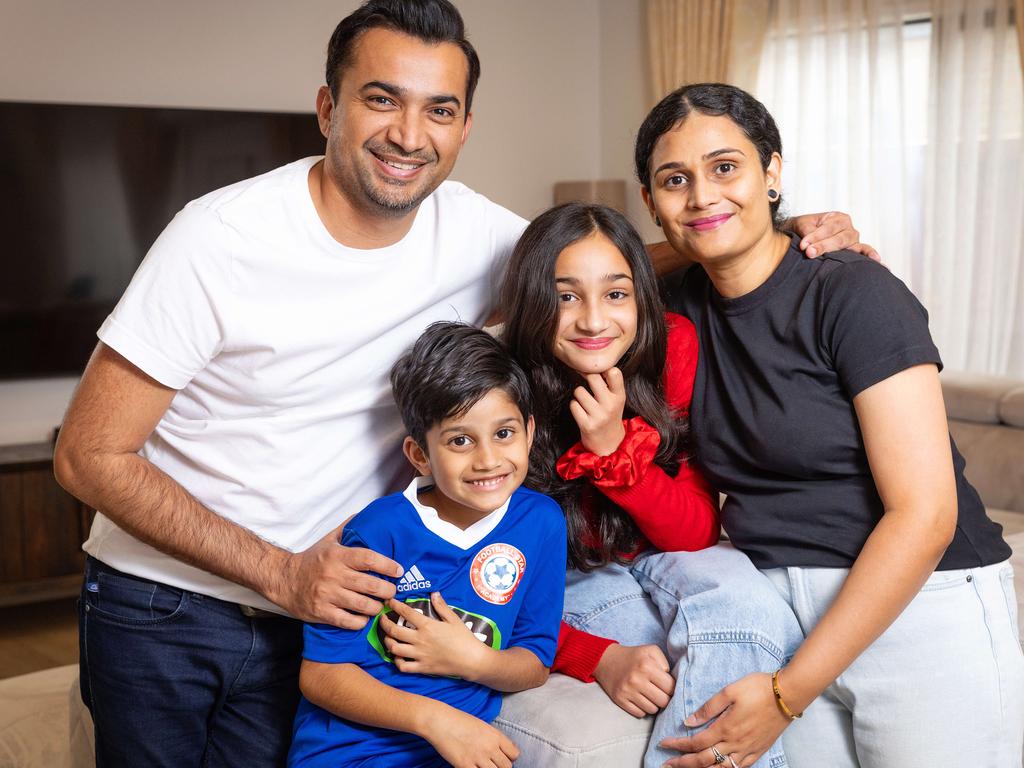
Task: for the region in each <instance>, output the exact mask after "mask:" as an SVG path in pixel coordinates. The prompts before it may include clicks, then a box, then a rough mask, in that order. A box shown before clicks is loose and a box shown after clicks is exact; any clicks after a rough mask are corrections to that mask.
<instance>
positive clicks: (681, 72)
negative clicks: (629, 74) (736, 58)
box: [647, 0, 735, 101]
mask: <svg viewBox="0 0 1024 768" xmlns="http://www.w3.org/2000/svg"><path fill="white" fill-rule="evenodd" d="M734 6H735V0H647V34H648V41H649V54H650V70H651V85H652V88H653V96H654V100H655V101H659V100H660V99H661V97H662V96H664V95H665V94H666V93H668V92H669V91H672V90H673V89H675V88H678V87H679V86H680V85H685V84H686V83H700V82H709V81H723V80H726V79H727V78H728V67H729V57H730V47H731V40H732V26H733V14H734V10H735V8H734Z"/></svg>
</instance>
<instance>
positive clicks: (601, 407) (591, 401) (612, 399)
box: [569, 368, 626, 456]
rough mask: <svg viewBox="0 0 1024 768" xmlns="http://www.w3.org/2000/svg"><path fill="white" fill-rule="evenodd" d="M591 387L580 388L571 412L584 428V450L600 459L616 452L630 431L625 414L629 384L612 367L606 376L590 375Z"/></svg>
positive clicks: (582, 433)
mask: <svg viewBox="0 0 1024 768" xmlns="http://www.w3.org/2000/svg"><path fill="white" fill-rule="evenodd" d="M587 386H589V387H590V390H589V391H588V390H587V387H576V391H575V392H573V398H574V399H573V400H572V402H570V403H569V411H570V412H571V413H572V417H573V418H574V419H575V420H576V424H577V426H579V428H580V441H581V442H582V443H583V447H584V448H586V449H587V450H588V451H590V452H591V453H595V454H597V455H598V456H608V455H609V454H612V453H615V451H616V449H617V448H618V447H619V444H620V443H621V442H622V438H624V437H625V436H626V428H625V427H624V426H623V425H622V412H623V410H624V409H625V407H626V385H625V382H623V380H622V371H620V370H619V369H618V368H609V369H608V370H607V371H605V372H604V373H588V374H587Z"/></svg>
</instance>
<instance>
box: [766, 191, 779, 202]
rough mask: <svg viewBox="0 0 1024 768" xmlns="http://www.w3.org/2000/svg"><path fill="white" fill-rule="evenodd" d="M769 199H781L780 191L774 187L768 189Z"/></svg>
mask: <svg viewBox="0 0 1024 768" xmlns="http://www.w3.org/2000/svg"><path fill="white" fill-rule="evenodd" d="M768 199H769V200H778V199H779V193H778V192H776V191H775V190H774V189H769V190H768Z"/></svg>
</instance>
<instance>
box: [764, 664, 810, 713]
mask: <svg viewBox="0 0 1024 768" xmlns="http://www.w3.org/2000/svg"><path fill="white" fill-rule="evenodd" d="M781 671H782V667H779V668H778V669H776V670H775V671H774V672H773V673H772V693H774V694H775V703H776V704H778V706H779V711H780V712H781V713H782V714H784V715H785V716H786V717H788V718H789V719H790V720H796V719H797V718H798V717H803V716H804V713H803V712H794V711H793V710H792V709H790V708H789V707H787V706H786V702H784V701H783V700H782V691H780V690H779V672H781Z"/></svg>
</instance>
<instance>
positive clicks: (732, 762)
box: [726, 755, 740, 768]
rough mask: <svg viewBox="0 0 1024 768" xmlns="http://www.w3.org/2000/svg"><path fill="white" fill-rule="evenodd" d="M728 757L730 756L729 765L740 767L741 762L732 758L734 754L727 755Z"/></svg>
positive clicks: (733, 767)
mask: <svg viewBox="0 0 1024 768" xmlns="http://www.w3.org/2000/svg"><path fill="white" fill-rule="evenodd" d="M726 757H728V758H729V765H731V766H732V768H740V764H739V763H737V762H736V761H735V760H733V759H732V755H726Z"/></svg>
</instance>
